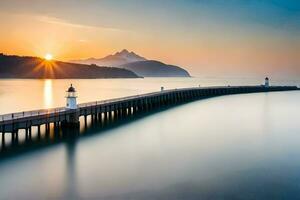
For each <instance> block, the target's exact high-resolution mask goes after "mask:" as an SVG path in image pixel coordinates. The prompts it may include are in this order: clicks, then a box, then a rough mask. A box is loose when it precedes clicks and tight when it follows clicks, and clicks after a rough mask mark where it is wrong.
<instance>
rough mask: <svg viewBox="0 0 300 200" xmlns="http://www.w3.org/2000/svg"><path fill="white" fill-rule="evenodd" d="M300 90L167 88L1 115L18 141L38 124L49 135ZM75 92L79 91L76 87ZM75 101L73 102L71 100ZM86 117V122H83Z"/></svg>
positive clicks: (0, 123)
mask: <svg viewBox="0 0 300 200" xmlns="http://www.w3.org/2000/svg"><path fill="white" fill-rule="evenodd" d="M292 90H299V88H298V87H296V86H267V87H266V86H264V85H261V86H227V87H195V88H184V89H173V90H164V88H163V87H162V88H161V91H159V92H152V93H147V94H143V95H135V96H129V97H124V98H116V99H110V100H103V101H95V102H90V103H83V104H78V105H76V107H75V108H73V109H70V108H68V107H60V108H53V109H44V110H33V111H26V112H18V113H11V114H5V115H0V132H1V133H2V140H4V139H5V135H6V134H10V135H11V139H12V141H17V140H18V132H19V130H21V129H24V130H25V136H26V138H31V132H32V128H33V127H36V129H37V132H38V135H40V133H41V126H42V125H44V126H43V127H45V128H44V129H45V133H46V135H47V134H49V133H50V127H53V128H54V129H60V128H67V129H69V128H70V129H71V128H74V127H75V128H78V126H81V125H84V126H86V125H87V117H88V116H90V118H91V121H92V123H107V122H112V123H113V122H114V120H116V119H126V118H128V117H130V116H133V115H136V114H138V113H147V112H150V111H154V110H158V109H162V108H164V107H170V106H175V105H179V104H183V103H187V102H191V101H195V100H200V99H205V98H210V97H217V96H222V95H233V94H245V93H258V92H278V91H292ZM74 91H75V90H74ZM71 103H72V102H71ZM80 118H82V120H81V121H83V124H80V123H79V121H80V120H79V119H80Z"/></svg>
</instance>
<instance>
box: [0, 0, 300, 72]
mask: <svg viewBox="0 0 300 200" xmlns="http://www.w3.org/2000/svg"><path fill="white" fill-rule="evenodd" d="M0 26H1V28H0V52H3V53H5V54H17V55H30V56H39V57H43V56H44V55H45V54H47V53H51V54H53V57H54V58H55V59H57V60H63V61H68V60H73V59H83V58H90V57H96V58H101V57H104V56H106V55H109V54H113V53H115V52H117V51H120V50H122V49H128V50H130V51H134V52H136V53H137V54H139V55H141V56H144V57H146V58H148V59H154V60H160V61H163V62H165V63H169V64H174V65H179V66H182V67H184V68H186V69H187V70H188V71H189V72H190V73H191V74H192V75H193V76H217V75H222V76H243V77H252V76H259V77H260V76H266V75H270V76H276V77H281V78H297V77H299V75H300V37H299V36H300V1H298V0H151V1H148V0H122V1H121V0H64V1H63V0H1V1H0Z"/></svg>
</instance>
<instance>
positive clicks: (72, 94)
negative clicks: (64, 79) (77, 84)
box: [66, 84, 77, 109]
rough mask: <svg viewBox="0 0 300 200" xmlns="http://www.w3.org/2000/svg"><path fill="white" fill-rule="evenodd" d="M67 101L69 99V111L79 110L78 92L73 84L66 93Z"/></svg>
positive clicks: (67, 106)
mask: <svg viewBox="0 0 300 200" xmlns="http://www.w3.org/2000/svg"><path fill="white" fill-rule="evenodd" d="M66 93H67V94H66V99H67V105H66V108H68V109H77V102H76V99H77V94H76V90H75V88H74V87H73V85H72V84H71V86H70V87H69V89H68V90H67V91H66Z"/></svg>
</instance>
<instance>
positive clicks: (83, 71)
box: [0, 54, 138, 79]
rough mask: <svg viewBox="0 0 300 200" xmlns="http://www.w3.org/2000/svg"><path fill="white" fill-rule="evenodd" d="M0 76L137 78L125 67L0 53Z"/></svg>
mask: <svg viewBox="0 0 300 200" xmlns="http://www.w3.org/2000/svg"><path fill="white" fill-rule="evenodd" d="M0 78H58V79H62V78H84V79H88V78H138V76H137V75H136V74H135V73H134V72H132V71H129V70H127V69H120V68H114V67H99V66H97V65H84V64H74V63H67V62H61V61H46V60H45V59H42V58H37V57H20V56H8V55H4V54H0Z"/></svg>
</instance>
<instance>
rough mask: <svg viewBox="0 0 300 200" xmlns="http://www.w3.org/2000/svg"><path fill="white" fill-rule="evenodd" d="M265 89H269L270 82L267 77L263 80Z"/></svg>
mask: <svg viewBox="0 0 300 200" xmlns="http://www.w3.org/2000/svg"><path fill="white" fill-rule="evenodd" d="M265 87H270V81H269V78H268V77H266V78H265Z"/></svg>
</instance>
